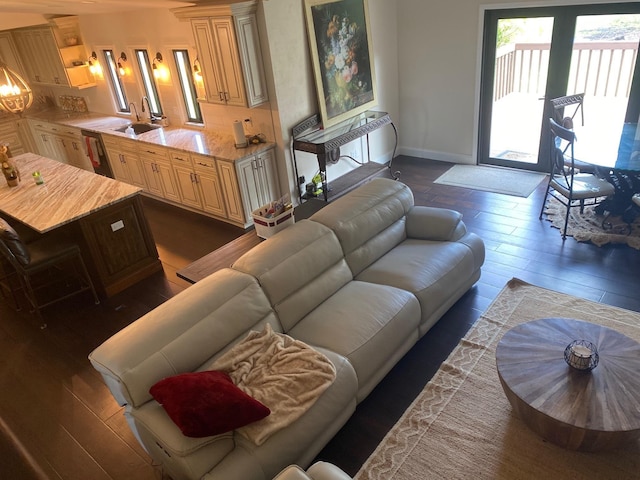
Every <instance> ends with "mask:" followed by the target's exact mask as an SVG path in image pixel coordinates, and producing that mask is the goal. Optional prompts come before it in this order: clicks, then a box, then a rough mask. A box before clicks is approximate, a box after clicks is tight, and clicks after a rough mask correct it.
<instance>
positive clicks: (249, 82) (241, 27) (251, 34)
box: [235, 13, 269, 107]
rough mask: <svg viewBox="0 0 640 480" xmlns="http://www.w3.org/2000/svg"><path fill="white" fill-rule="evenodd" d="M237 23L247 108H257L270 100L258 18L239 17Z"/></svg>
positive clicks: (248, 15) (251, 16) (250, 15)
mask: <svg viewBox="0 0 640 480" xmlns="http://www.w3.org/2000/svg"><path fill="white" fill-rule="evenodd" d="M235 22H236V39H237V42H238V51H239V53H240V61H241V63H242V71H243V72H244V75H243V77H244V85H245V90H246V98H247V106H248V107H255V106H257V105H261V104H263V103H265V102H266V101H267V100H268V99H269V96H268V94H267V83H266V80H265V75H264V65H263V63H262V51H261V49H260V37H259V35H258V26H257V23H256V16H255V14H253V13H251V14H246V15H238V16H237V17H235Z"/></svg>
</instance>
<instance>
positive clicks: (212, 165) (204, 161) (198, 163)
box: [191, 155, 216, 173]
mask: <svg viewBox="0 0 640 480" xmlns="http://www.w3.org/2000/svg"><path fill="white" fill-rule="evenodd" d="M191 158H192V159H193V166H194V168H195V169H202V170H206V171H207V172H209V173H216V159H215V158H214V157H207V156H206V155H191Z"/></svg>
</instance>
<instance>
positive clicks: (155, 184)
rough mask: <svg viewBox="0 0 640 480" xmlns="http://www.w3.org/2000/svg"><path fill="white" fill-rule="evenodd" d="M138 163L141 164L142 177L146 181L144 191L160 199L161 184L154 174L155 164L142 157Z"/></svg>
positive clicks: (151, 160)
mask: <svg viewBox="0 0 640 480" xmlns="http://www.w3.org/2000/svg"><path fill="white" fill-rule="evenodd" d="M140 162H141V164H142V169H143V170H144V176H145V179H146V184H147V185H146V188H145V191H146V192H149V193H151V194H152V195H157V196H158V197H162V196H164V195H163V192H162V184H161V183H160V177H159V175H158V174H157V172H156V164H155V162H154V159H153V158H149V157H145V156H142V157H141V158H140Z"/></svg>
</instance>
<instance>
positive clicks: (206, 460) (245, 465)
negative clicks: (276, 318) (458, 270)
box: [130, 349, 358, 479]
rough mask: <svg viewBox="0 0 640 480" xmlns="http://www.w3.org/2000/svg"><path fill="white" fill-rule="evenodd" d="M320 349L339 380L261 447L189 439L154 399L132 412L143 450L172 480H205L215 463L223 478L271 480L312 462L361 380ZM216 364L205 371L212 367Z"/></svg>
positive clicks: (233, 435) (232, 440)
mask: <svg viewBox="0 0 640 480" xmlns="http://www.w3.org/2000/svg"><path fill="white" fill-rule="evenodd" d="M319 351H320V352H321V353H322V354H323V355H325V356H326V357H327V358H328V359H329V361H330V362H331V363H332V364H333V366H334V367H335V370H336V379H335V381H334V382H333V383H332V384H331V385H330V386H329V388H327V389H326V390H325V391H324V392H323V393H322V395H321V396H320V398H319V399H318V401H317V402H315V403H314V404H313V406H312V407H311V408H310V409H309V410H307V411H306V412H305V413H304V415H302V417H300V418H299V419H298V420H296V421H295V422H294V423H292V424H291V425H289V426H287V427H285V428H284V429H282V430H280V431H278V432H276V433H275V434H274V435H273V436H271V437H270V438H269V439H268V440H267V441H266V442H265V443H264V444H262V445H259V446H258V445H256V444H255V443H253V442H251V441H250V440H247V439H246V438H245V437H244V436H242V435H239V434H238V432H237V431H233V432H228V433H223V434H221V435H216V436H212V437H203V438H191V437H186V436H184V435H182V433H181V432H180V430H179V429H178V427H177V426H176V424H175V423H173V422H172V421H171V419H170V418H169V416H168V415H167V412H166V411H165V410H164V409H163V408H162V406H160V405H159V404H158V403H157V402H153V401H152V402H147V403H146V404H144V405H142V406H141V407H140V408H136V409H133V410H132V411H131V412H130V415H131V416H132V417H133V419H134V422H135V426H136V429H137V431H138V432H139V434H140V437H141V438H142V441H143V444H144V445H145V448H147V450H148V451H149V452H150V453H151V454H152V456H153V457H154V458H156V459H162V461H163V465H164V466H165V467H166V470H167V472H168V473H170V474H171V476H172V478H201V477H202V476H203V475H204V474H205V473H207V472H208V471H209V470H210V469H211V466H212V465H216V475H218V477H219V478H224V479H226V478H229V479H232V478H242V479H244V478H270V476H274V475H275V474H276V473H277V472H279V471H280V470H281V469H282V468H284V466H286V465H287V464H289V463H294V462H300V463H303V464H309V463H311V461H312V460H313V459H314V458H315V457H316V455H317V454H318V453H319V452H320V450H322V448H323V447H324V445H326V444H327V442H328V441H329V440H330V439H331V438H332V437H333V436H334V435H335V434H336V433H337V431H338V430H339V429H340V428H341V427H342V425H344V423H345V422H346V421H347V420H348V418H349V417H350V416H351V414H352V413H353V411H354V410H355V406H356V392H357V388H358V381H357V378H356V374H355V371H354V370H353V366H352V365H351V364H350V363H349V361H348V360H347V359H346V358H344V357H342V356H340V355H338V354H336V353H334V352H332V351H329V350H326V349H319ZM214 363H215V362H213V361H212V362H211V363H209V364H207V365H205V366H204V367H205V368H207V369H212V368H213V365H214ZM256 469H257V470H259V474H258V473H256V472H255V470H256ZM264 475H266V477H265V476H264Z"/></svg>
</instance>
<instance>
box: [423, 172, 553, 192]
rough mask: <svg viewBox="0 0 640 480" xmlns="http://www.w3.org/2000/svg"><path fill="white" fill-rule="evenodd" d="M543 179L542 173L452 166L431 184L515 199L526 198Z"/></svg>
mask: <svg viewBox="0 0 640 480" xmlns="http://www.w3.org/2000/svg"><path fill="white" fill-rule="evenodd" d="M545 177H546V175H545V174H544V173H536V172H528V171H524V170H517V169H515V168H504V167H489V166H484V165H454V166H453V167H451V168H450V169H449V170H447V171H446V172H445V173H443V174H442V175H440V176H439V177H438V178H437V179H436V180H435V181H434V182H433V183H439V184H441V185H451V186H454V187H463V188H471V189H473V190H482V191H485V192H494V193H503V194H505V195H514V196H516V197H528V196H529V195H531V192H533V191H534V190H535V189H536V187H537V186H538V185H539V184H540V182H541V181H542V180H544V178H545Z"/></svg>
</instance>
